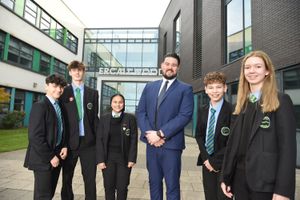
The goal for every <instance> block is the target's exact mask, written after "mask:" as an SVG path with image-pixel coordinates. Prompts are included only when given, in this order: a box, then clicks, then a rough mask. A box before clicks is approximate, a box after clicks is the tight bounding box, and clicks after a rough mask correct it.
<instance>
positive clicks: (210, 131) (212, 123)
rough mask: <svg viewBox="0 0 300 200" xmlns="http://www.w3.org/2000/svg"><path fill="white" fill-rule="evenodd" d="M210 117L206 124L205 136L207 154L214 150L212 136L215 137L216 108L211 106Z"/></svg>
mask: <svg viewBox="0 0 300 200" xmlns="http://www.w3.org/2000/svg"><path fill="white" fill-rule="evenodd" d="M210 113H211V115H210V118H209V125H208V132H207V136H206V137H207V138H206V143H205V147H206V151H207V153H208V154H209V155H211V154H212V153H213V152H214V137H215V120H216V119H215V113H216V110H215V109H213V108H211V109H210Z"/></svg>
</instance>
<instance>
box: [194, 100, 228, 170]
mask: <svg viewBox="0 0 300 200" xmlns="http://www.w3.org/2000/svg"><path fill="white" fill-rule="evenodd" d="M208 113H209V105H206V106H205V107H203V108H201V107H199V109H198V118H197V128H196V140H197V143H198V146H199V150H200V154H199V157H198V161H197V165H202V164H203V162H204V161H205V160H207V159H208V160H209V163H210V164H211V165H212V167H213V168H214V169H215V170H220V169H221V166H222V162H223V157H224V153H225V148H226V144H227V140H228V138H229V134H230V129H229V128H230V118H231V114H232V106H231V104H230V103H228V102H227V101H225V100H224V101H223V105H222V107H221V110H220V113H219V116H218V119H217V123H216V128H215V137H214V153H213V154H212V156H210V155H209V154H208V153H207V151H206V148H205V141H206V128H207V121H208Z"/></svg>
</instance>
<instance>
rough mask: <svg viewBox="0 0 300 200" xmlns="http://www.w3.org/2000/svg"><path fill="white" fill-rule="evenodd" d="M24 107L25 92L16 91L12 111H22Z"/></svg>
mask: <svg viewBox="0 0 300 200" xmlns="http://www.w3.org/2000/svg"><path fill="white" fill-rule="evenodd" d="M24 105H25V92H24V91H21V90H16V94H15V104H14V110H17V111H24Z"/></svg>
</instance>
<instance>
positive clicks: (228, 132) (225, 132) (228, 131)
mask: <svg viewBox="0 0 300 200" xmlns="http://www.w3.org/2000/svg"><path fill="white" fill-rule="evenodd" d="M221 133H222V135H224V136H228V135H229V134H230V128H228V127H226V126H224V127H222V128H221Z"/></svg>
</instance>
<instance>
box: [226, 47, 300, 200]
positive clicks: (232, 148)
mask: <svg viewBox="0 0 300 200" xmlns="http://www.w3.org/2000/svg"><path fill="white" fill-rule="evenodd" d="M233 114H234V117H233V118H234V119H235V120H234V123H233V125H232V126H231V135H230V137H229V140H228V144H227V149H226V152H225V157H224V163H223V170H222V176H221V188H222V190H223V193H224V194H225V195H226V196H227V197H229V198H232V197H233V196H234V198H235V199H236V200H241V199H242V200H246V199H249V200H257V199H259V200H288V199H294V194H295V167H296V119H295V114H294V110H293V103H292V101H291V99H290V97H289V96H288V95H287V94H283V93H280V92H278V89H277V84H276V77H275V70H274V66H273V64H272V61H271V59H270V57H269V56H268V55H267V54H266V53H264V52H263V51H253V52H250V53H249V54H248V55H246V56H245V57H244V59H243V61H242V66H241V72H240V79H239V87H238V95H237V104H236V106H235V110H234V113H233Z"/></svg>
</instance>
